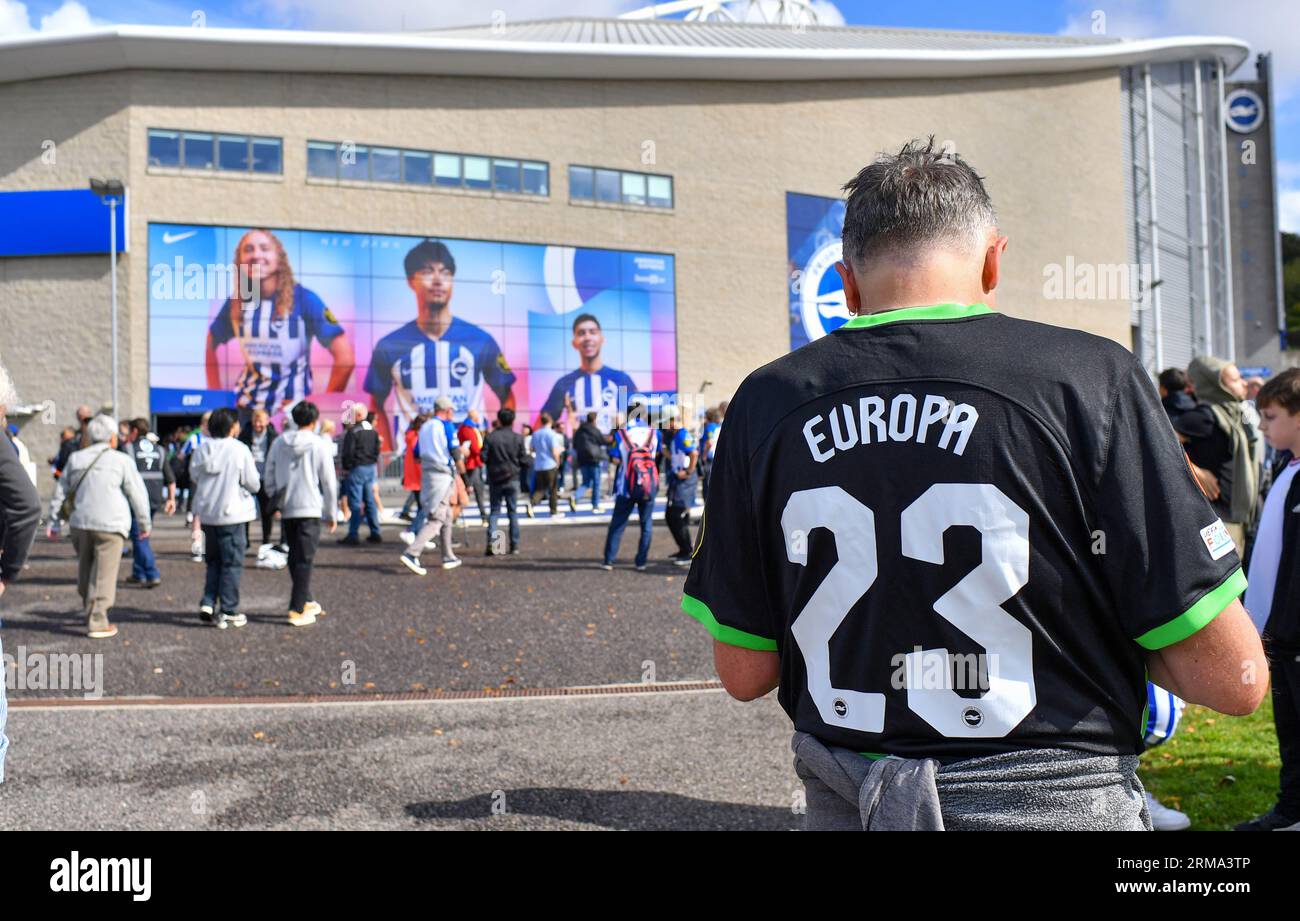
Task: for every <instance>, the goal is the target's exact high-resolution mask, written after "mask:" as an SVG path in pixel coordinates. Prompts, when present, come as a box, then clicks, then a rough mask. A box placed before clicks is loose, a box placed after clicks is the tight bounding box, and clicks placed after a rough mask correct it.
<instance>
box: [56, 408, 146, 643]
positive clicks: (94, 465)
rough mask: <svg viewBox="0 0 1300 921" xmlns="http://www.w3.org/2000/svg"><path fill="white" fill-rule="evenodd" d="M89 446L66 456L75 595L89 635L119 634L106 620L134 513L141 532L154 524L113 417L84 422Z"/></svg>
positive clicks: (142, 533) (114, 626) (96, 637)
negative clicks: (119, 442) (121, 448)
mask: <svg viewBox="0 0 1300 921" xmlns="http://www.w3.org/2000/svg"><path fill="white" fill-rule="evenodd" d="M86 437H87V439H88V440H89V441H90V447H87V448H82V449H81V450H80V451H76V452H74V453H73V455H72V457H70V458H68V466H67V470H66V474H65V475H66V477H67V492H68V498H67V500H66V501H67V502H68V503H69V504H71V506H72V514H71V515H70V516H69V517H68V525H69V527H70V528H71V529H72V545H73V547H75V548H76V551H77V593H78V594H79V595H80V596H81V604H82V610H83V611H84V612H85V615H86V621H87V635H88V636H89V637H90V638H91V639H96V640H101V639H109V638H111V637H114V636H116V635H117V625H116V624H112V623H110V622H109V620H108V613H109V611H110V610H112V607H113V602H114V601H115V600H116V597H117V568H118V564H119V563H120V562H121V559H122V545H123V543H124V542H125V541H126V538H127V536H128V535H129V534H130V533H131V518H132V516H133V515H134V516H135V520H136V522H137V523H138V526H139V535H140V537H142V538H147V537H148V536H149V532H150V530H151V528H152V527H153V522H152V519H151V518H150V515H149V496H148V493H147V492H146V491H145V486H144V481H143V480H141V479H140V474H139V472H138V471H137V470H136V467H135V463H134V462H133V461H132V460H131V458H129V457H127V456H126V455H125V454H123V453H122V452H121V451H118V450H117V421H116V420H115V419H113V418H112V417H111V416H106V415H103V414H102V413H101V414H100V415H98V416H95V417H94V418H93V419H91V420H90V423H89V424H88V425H87V426H86Z"/></svg>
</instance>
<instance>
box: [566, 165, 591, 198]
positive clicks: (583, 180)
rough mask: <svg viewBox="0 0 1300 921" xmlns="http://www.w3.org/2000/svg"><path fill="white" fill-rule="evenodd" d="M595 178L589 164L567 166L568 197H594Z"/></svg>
mask: <svg viewBox="0 0 1300 921" xmlns="http://www.w3.org/2000/svg"><path fill="white" fill-rule="evenodd" d="M595 183H596V179H595V174H594V172H593V171H592V169H591V167H589V166H570V167H569V197H570V198H586V199H590V198H595V197H596V184H595Z"/></svg>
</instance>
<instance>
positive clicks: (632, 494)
mask: <svg viewBox="0 0 1300 921" xmlns="http://www.w3.org/2000/svg"><path fill="white" fill-rule="evenodd" d="M619 436H620V437H621V438H622V439H623V444H624V446H625V450H626V455H627V459H626V461H625V462H624V464H623V476H624V478H625V479H626V483H627V497H628V498H629V499H631V500H632V501H633V502H648V501H650V500H651V499H653V498H654V497H655V494H656V493H657V492H658V491H659V465H658V464H656V463H655V454H654V450H653V449H652V448H651V447H650V446H651V445H652V444H654V438H653V437H651V438H649V439H647V443H646V444H644V445H635V444H633V443H632V439H631V438H629V437H628V434H627V432H626V431H620V432H619Z"/></svg>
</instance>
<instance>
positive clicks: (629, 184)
mask: <svg viewBox="0 0 1300 921" xmlns="http://www.w3.org/2000/svg"><path fill="white" fill-rule="evenodd" d="M623 201H624V202H626V203H627V204H629V205H644V204H645V176H644V175H643V174H642V173H624V174H623Z"/></svg>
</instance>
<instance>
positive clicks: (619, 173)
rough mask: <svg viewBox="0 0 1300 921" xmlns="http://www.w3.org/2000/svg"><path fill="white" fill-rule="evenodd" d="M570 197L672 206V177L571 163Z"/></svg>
mask: <svg viewBox="0 0 1300 921" xmlns="http://www.w3.org/2000/svg"><path fill="white" fill-rule="evenodd" d="M569 197H570V198H578V199H584V200H587V201H605V202H619V203H621V204H625V205H648V206H650V207H652V208H671V207H672V206H673V178H672V177H671V176H658V175H655V174H654V173H633V172H629V171H628V170H617V169H600V168H598V167H595V166H570V167H569Z"/></svg>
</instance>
